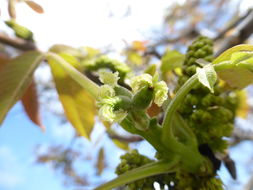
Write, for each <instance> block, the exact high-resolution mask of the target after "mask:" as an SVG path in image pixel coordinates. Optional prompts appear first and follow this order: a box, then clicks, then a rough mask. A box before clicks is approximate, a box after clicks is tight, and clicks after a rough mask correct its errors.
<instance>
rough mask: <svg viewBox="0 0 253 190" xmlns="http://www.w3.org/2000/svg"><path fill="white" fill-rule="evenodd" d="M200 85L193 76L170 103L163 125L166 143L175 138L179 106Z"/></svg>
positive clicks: (163, 136)
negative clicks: (175, 115) (175, 124)
mask: <svg viewBox="0 0 253 190" xmlns="http://www.w3.org/2000/svg"><path fill="white" fill-rule="evenodd" d="M197 83H198V78H197V75H196V74H195V75H193V76H192V77H191V78H190V79H189V80H188V81H187V82H186V83H185V84H184V85H183V86H182V87H181V88H180V89H179V91H178V92H177V94H176V96H175V97H174V98H173V99H172V100H171V102H170V103H169V105H168V107H167V109H166V112H165V118H164V121H163V124H162V127H163V129H162V130H163V132H162V140H163V141H164V142H165V143H166V142H167V140H168V139H170V138H173V129H172V119H173V116H174V113H175V112H176V110H177V108H178V106H179V105H180V103H181V102H183V100H184V98H185V96H186V95H187V94H188V92H189V91H190V90H191V89H192V88H193V87H194V86H195V85H196V84H197Z"/></svg>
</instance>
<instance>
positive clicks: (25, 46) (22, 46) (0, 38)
mask: <svg viewBox="0 0 253 190" xmlns="http://www.w3.org/2000/svg"><path fill="white" fill-rule="evenodd" d="M0 43H2V44H5V45H8V46H11V47H13V48H16V49H19V50H23V51H29V50H35V49H37V48H36V46H35V44H34V43H33V42H32V41H27V40H23V39H20V38H15V39H14V38H10V37H9V36H7V35H5V34H3V33H0Z"/></svg>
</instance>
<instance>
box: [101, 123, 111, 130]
mask: <svg viewBox="0 0 253 190" xmlns="http://www.w3.org/2000/svg"><path fill="white" fill-rule="evenodd" d="M102 123H103V125H104V126H105V128H106V129H109V128H110V127H111V125H112V124H111V123H110V122H108V121H102Z"/></svg>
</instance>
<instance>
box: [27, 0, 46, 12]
mask: <svg viewBox="0 0 253 190" xmlns="http://www.w3.org/2000/svg"><path fill="white" fill-rule="evenodd" d="M25 3H26V4H27V5H28V6H29V7H30V8H31V9H33V10H34V11H35V12H37V13H40V14H42V13H44V10H43V8H42V7H41V6H40V5H39V4H37V3H35V2H34V1H30V0H25Z"/></svg>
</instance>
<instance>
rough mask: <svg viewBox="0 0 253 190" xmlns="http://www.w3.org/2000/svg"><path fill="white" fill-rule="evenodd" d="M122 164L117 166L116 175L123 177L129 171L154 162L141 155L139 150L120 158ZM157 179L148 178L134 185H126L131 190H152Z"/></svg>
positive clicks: (133, 183) (135, 182)
mask: <svg viewBox="0 0 253 190" xmlns="http://www.w3.org/2000/svg"><path fill="white" fill-rule="evenodd" d="M120 160H121V163H120V164H119V165H118V166H117V168H116V171H115V173H116V174H117V175H121V174H123V173H125V172H127V171H130V170H132V169H134V168H138V167H140V166H143V165H145V164H148V163H151V162H153V160H151V159H149V158H148V157H146V156H143V155H141V154H139V152H138V151H137V150H132V151H131V152H128V153H126V154H124V155H122V156H121V157H120ZM154 182H155V178H153V177H148V178H144V179H140V180H137V181H134V182H132V183H129V184H126V186H127V187H128V189H129V190H144V189H152V188H153V183H154Z"/></svg>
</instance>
